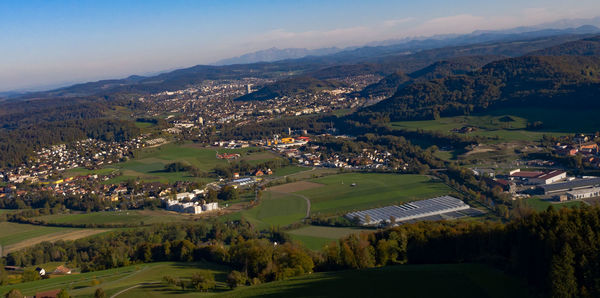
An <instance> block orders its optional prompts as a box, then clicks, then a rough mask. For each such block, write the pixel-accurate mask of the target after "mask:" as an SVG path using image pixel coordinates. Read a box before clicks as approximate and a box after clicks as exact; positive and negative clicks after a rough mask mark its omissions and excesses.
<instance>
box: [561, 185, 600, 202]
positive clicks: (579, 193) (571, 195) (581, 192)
mask: <svg viewBox="0 0 600 298" xmlns="http://www.w3.org/2000/svg"><path fill="white" fill-rule="evenodd" d="M595 197H600V187H592V188H584V189H578V190H572V191H568V192H567V199H569V200H579V199H587V198H595Z"/></svg>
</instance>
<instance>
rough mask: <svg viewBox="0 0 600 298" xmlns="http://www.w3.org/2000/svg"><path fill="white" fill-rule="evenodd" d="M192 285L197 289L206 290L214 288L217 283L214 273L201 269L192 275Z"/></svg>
mask: <svg viewBox="0 0 600 298" xmlns="http://www.w3.org/2000/svg"><path fill="white" fill-rule="evenodd" d="M192 285H193V286H194V288H196V289H197V290H200V291H203V292H206V291H208V290H209V289H214V288H215V286H216V285H217V283H216V282H215V275H214V274H213V273H212V272H210V271H208V270H202V271H198V272H196V273H194V275H192Z"/></svg>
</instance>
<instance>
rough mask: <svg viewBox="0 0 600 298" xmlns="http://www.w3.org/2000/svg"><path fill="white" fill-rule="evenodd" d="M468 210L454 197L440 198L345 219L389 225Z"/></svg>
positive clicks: (360, 213) (348, 216)
mask: <svg viewBox="0 0 600 298" xmlns="http://www.w3.org/2000/svg"><path fill="white" fill-rule="evenodd" d="M470 208H471V207H470V206H469V205H467V204H465V203H464V202H463V201H461V200H459V199H457V198H455V197H451V196H442V197H437V198H432V199H427V200H422V201H416V202H411V203H406V204H403V205H399V206H388V207H383V208H376V209H369V210H364V211H357V212H351V213H348V214H346V218H348V219H350V220H354V219H356V218H358V220H359V221H360V223H361V224H362V225H376V224H382V223H389V222H390V221H391V219H392V218H394V220H395V221H396V222H403V221H409V220H415V219H420V218H426V217H430V216H434V215H440V214H444V213H451V212H456V211H461V210H467V209H470Z"/></svg>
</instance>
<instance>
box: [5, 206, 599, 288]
mask: <svg viewBox="0 0 600 298" xmlns="http://www.w3.org/2000/svg"><path fill="white" fill-rule="evenodd" d="M598 239H600V208H597V207H594V208H592V207H586V208H582V209H573V210H571V209H566V208H565V209H561V210H559V211H557V210H554V209H553V208H549V209H548V210H547V211H545V212H542V213H533V214H531V215H528V216H526V217H523V218H521V219H515V220H513V221H511V222H510V223H507V224H503V223H500V222H493V223H492V222H461V221H448V222H442V221H441V222H419V223H414V224H406V225H402V226H398V227H394V228H390V229H386V230H380V231H377V232H374V233H362V234H360V235H350V236H348V237H346V238H343V239H341V240H339V241H338V242H333V243H331V244H329V245H326V246H325V247H324V249H323V250H322V251H320V252H311V251H308V250H306V249H305V248H303V247H302V246H300V245H298V244H296V243H293V242H290V241H287V240H286V238H285V237H281V233H280V232H278V231H276V230H273V231H271V232H269V233H258V232H256V230H255V229H253V228H252V226H251V225H250V224H248V223H245V222H235V223H229V224H223V223H218V222H212V223H211V224H207V223H198V224H195V225H191V224H190V225H183V226H176V225H159V226H153V227H151V228H147V229H142V230H136V231H122V232H113V233H110V234H107V235H103V236H98V237H94V238H89V239H81V240H76V241H64V242H63V241H58V242H56V243H42V244H39V245H36V246H34V247H31V248H27V249H24V250H22V251H18V252H13V253H10V254H9V255H8V256H7V258H6V262H7V263H8V264H10V265H17V266H30V265H34V264H40V263H46V262H51V261H62V262H64V261H70V262H71V263H73V264H74V266H79V267H81V268H82V270H83V271H94V270H103V269H108V268H114V267H120V266H126V265H130V264H132V263H138V262H155V261H183V262H190V261H200V260H206V261H211V262H216V263H220V264H226V265H228V266H230V267H231V268H232V270H235V272H231V273H230V276H229V277H228V282H229V283H230V285H231V286H232V287H235V286H238V285H241V284H254V283H258V282H267V281H273V280H280V279H285V278H288V277H292V276H298V275H303V274H306V273H310V272H312V271H313V270H314V271H329V270H344V269H359V268H370V267H376V266H386V265H395V264H406V263H408V264H438V263H462V262H483V263H487V264H490V265H492V266H496V267H498V268H500V269H502V270H504V271H506V272H509V273H512V274H514V275H518V276H520V277H522V278H524V279H526V280H527V282H528V283H529V284H530V285H532V286H533V287H535V288H536V289H537V290H538V291H540V293H542V295H543V296H552V297H598V296H600V284H599V283H598V281H599V280H600V270H599V269H598V268H600V249H599V247H598V246H599V244H598V243H599V242H598ZM276 242H277V243H276ZM198 280H199V281H207V280H208V281H210V278H204V277H198ZM199 283H200V282H199ZM201 287H203V286H201Z"/></svg>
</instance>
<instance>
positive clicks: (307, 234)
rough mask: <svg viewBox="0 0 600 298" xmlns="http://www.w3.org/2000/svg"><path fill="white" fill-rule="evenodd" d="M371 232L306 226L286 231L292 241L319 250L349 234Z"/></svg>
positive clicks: (369, 230)
mask: <svg viewBox="0 0 600 298" xmlns="http://www.w3.org/2000/svg"><path fill="white" fill-rule="evenodd" d="M364 231H368V232H373V231H374V230H372V229H357V228H339V227H325V226H307V227H302V228H299V229H295V230H291V231H287V233H288V234H289V235H290V237H292V239H294V240H298V241H300V242H302V243H304V245H305V246H306V247H307V248H310V249H312V250H319V249H321V248H322V247H323V245H325V244H328V243H331V242H332V241H336V240H338V239H340V238H342V237H345V236H348V235H350V234H355V233H360V232H364Z"/></svg>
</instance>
